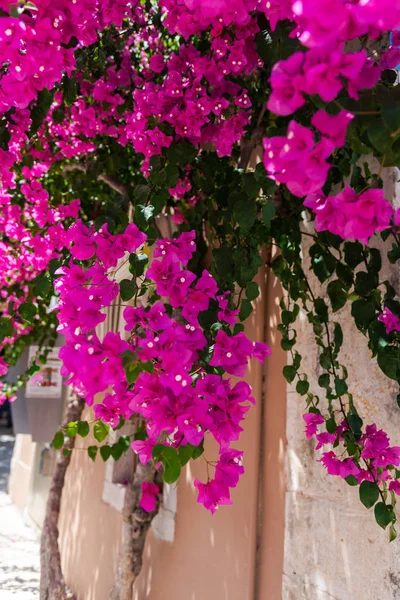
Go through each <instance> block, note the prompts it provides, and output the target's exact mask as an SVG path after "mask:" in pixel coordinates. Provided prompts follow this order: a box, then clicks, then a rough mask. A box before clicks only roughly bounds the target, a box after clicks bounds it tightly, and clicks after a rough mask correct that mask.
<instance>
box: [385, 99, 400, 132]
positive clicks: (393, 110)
mask: <svg viewBox="0 0 400 600" xmlns="http://www.w3.org/2000/svg"><path fill="white" fill-rule="evenodd" d="M381 114H382V117H383V120H384V122H385V124H386V126H387V128H388V129H389V131H391V132H396V131H397V132H398V131H399V129H400V110H399V107H398V106H397V104H396V103H394V104H386V105H383V106H382V108H381Z"/></svg>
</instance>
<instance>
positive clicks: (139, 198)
mask: <svg viewBox="0 0 400 600" xmlns="http://www.w3.org/2000/svg"><path fill="white" fill-rule="evenodd" d="M149 195H150V187H149V186H148V185H144V184H141V185H137V186H136V187H135V189H134V190H133V198H134V204H137V205H138V206H142V207H145V205H146V202H147V200H148V197H149Z"/></svg>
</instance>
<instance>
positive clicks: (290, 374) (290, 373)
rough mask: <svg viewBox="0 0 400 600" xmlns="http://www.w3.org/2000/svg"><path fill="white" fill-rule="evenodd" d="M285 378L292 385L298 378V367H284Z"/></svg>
mask: <svg viewBox="0 0 400 600" xmlns="http://www.w3.org/2000/svg"><path fill="white" fill-rule="evenodd" d="M282 372H283V376H284V378H285V379H286V381H287V382H288V383H292V382H293V381H294V378H295V377H296V373H297V370H296V367H294V366H293V365H286V366H285V367H283V371H282Z"/></svg>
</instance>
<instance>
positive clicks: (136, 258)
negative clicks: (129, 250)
mask: <svg viewBox="0 0 400 600" xmlns="http://www.w3.org/2000/svg"><path fill="white" fill-rule="evenodd" d="M148 262H149V257H148V256H147V254H144V252H143V253H140V254H130V255H129V265H130V269H129V270H130V271H131V273H133V274H134V275H136V277H141V276H142V275H143V273H144V271H145V269H146V266H147V263H148Z"/></svg>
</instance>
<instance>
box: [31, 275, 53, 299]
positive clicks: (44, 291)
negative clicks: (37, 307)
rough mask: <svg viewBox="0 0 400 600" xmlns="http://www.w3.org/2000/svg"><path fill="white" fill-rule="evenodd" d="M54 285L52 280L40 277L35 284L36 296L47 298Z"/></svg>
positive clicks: (34, 291)
mask: <svg viewBox="0 0 400 600" xmlns="http://www.w3.org/2000/svg"><path fill="white" fill-rule="evenodd" d="M52 287H53V286H52V285H51V281H50V279H48V277H45V276H44V275H41V276H40V277H36V279H35V280H34V282H33V293H34V295H35V296H40V297H41V298H46V297H47V296H48V294H49V293H50V292H51V290H52Z"/></svg>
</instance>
